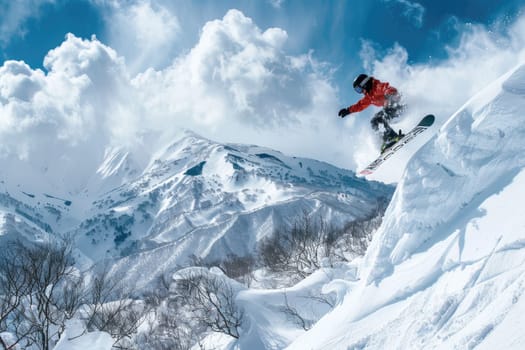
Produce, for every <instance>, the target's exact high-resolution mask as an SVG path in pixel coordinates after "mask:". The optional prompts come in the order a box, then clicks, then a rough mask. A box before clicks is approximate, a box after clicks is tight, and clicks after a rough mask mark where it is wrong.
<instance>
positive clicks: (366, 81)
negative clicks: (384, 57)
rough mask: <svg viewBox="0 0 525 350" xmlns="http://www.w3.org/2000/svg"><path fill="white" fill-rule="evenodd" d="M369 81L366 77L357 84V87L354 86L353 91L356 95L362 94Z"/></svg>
mask: <svg viewBox="0 0 525 350" xmlns="http://www.w3.org/2000/svg"><path fill="white" fill-rule="evenodd" d="M369 80H370V77H366V79H363V81H362V82H361V83H359V85H356V86H354V90H355V91H356V92H357V93H358V94H362V93H363V91H364V90H365V85H366V84H367V83H368V81H369Z"/></svg>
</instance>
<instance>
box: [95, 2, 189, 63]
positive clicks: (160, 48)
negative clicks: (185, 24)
mask: <svg viewBox="0 0 525 350" xmlns="http://www.w3.org/2000/svg"><path fill="white" fill-rule="evenodd" d="M105 7H106V8H107V11H106V13H107V15H106V16H107V21H106V22H107V24H106V25H107V26H108V31H109V44H110V45H111V47H113V48H114V49H115V50H117V51H118V52H119V54H120V55H123V56H124V57H125V58H126V61H127V67H128V69H129V70H130V72H132V73H138V72H141V71H144V70H145V69H147V68H150V67H154V68H157V67H161V66H164V65H166V64H167V63H169V61H168V62H167V61H166V60H169V58H170V57H171V55H170V54H173V51H174V44H175V43H176V42H177V38H178V35H179V33H180V31H181V28H180V24H179V20H178V18H177V16H176V15H175V14H174V13H172V12H171V11H170V10H169V9H168V8H167V7H165V6H163V5H162V4H160V3H158V2H152V1H150V0H138V1H135V2H132V3H131V4H129V3H128V2H126V3H121V2H120V1H110V2H106V3H105ZM159 53H162V54H159Z"/></svg>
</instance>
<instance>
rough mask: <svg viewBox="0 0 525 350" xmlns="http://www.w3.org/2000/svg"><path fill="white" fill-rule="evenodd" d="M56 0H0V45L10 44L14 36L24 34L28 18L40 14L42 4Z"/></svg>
mask: <svg viewBox="0 0 525 350" xmlns="http://www.w3.org/2000/svg"><path fill="white" fill-rule="evenodd" d="M52 3H55V0H17V1H2V2H0V45H2V46H4V45H6V44H8V43H9V42H10V41H11V40H12V38H13V37H16V36H24V35H25V33H26V29H25V24H26V22H27V20H28V19H30V18H35V17H38V16H39V11H40V8H41V6H42V5H44V4H52Z"/></svg>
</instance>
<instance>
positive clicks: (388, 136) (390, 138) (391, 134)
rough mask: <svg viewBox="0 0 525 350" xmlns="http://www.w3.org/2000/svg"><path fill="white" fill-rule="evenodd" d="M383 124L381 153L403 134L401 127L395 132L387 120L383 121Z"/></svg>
mask: <svg viewBox="0 0 525 350" xmlns="http://www.w3.org/2000/svg"><path fill="white" fill-rule="evenodd" d="M383 125H384V126H385V132H384V133H383V145H381V153H384V152H385V151H386V150H387V149H389V148H390V147H392V146H393V145H394V144H395V143H396V142H397V141H399V140H401V139H402V138H403V136H405V135H404V134H403V132H402V131H401V129H400V130H399V132H395V131H394V129H392V128H391V127H390V125H388V123H387V122H384V123H383Z"/></svg>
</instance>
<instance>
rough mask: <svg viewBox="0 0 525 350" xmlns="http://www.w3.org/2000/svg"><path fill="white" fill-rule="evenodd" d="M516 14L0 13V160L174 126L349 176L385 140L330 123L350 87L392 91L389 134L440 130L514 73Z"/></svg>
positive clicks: (132, 138)
mask: <svg viewBox="0 0 525 350" xmlns="http://www.w3.org/2000/svg"><path fill="white" fill-rule="evenodd" d="M522 3H523V1H522V0H500V1H495V0H464V1H457V0H456V1H452V0H443V1H435V0H348V1H343V0H332V1H329V0H323V1H321V0H258V1H250V0H231V1H222V0H194V1H189V0H178V1H176V0H77V1H72V0H17V1H7V0H0V58H2V60H3V61H4V62H3V65H2V66H0V141H1V142H0V144H1V145H2V146H3V147H4V149H2V148H0V157H1V156H2V152H6V149H5V148H6V147H7V148H9V149H10V151H11V152H21V154H22V155H23V157H28V154H31V151H30V150H31V149H35V150H37V151H38V152H43V150H45V149H47V148H46V145H48V144H51V143H53V144H54V143H56V142H59V143H61V146H57V149H64V147H65V144H66V143H67V144H69V145H73V146H74V147H79V146H78V145H79V143H82V142H83V143H86V145H85V148H87V149H89V148H90V147H89V146H87V143H89V142H93V143H94V144H97V145H99V144H100V145H104V144H106V143H113V144H115V143H120V144H126V143H127V144H132V145H137V147H140V146H143V145H141V144H140V143H138V144H137V142H138V141H137V140H141V137H142V136H139V135H143V134H144V133H146V132H153V133H162V134H163V135H164V134H165V138H167V139H169V137H170V136H169V135H170V134H172V133H173V132H175V131H174V130H178V129H180V128H182V127H184V128H189V129H191V130H193V131H196V132H197V133H200V134H202V135H204V136H206V137H209V138H211V139H214V140H217V141H220V142H240V143H254V144H258V145H262V146H267V147H271V148H274V149H277V150H279V151H282V152H284V153H287V154H291V155H297V156H306V157H310V158H315V159H320V160H325V161H328V162H330V163H333V164H335V165H338V166H342V167H346V168H350V169H356V168H360V167H362V166H363V165H365V164H366V163H368V162H369V161H370V160H371V159H373V158H374V157H375V156H376V155H377V152H378V148H379V144H380V141H379V137H378V136H377V135H375V134H374V133H373V132H372V131H371V130H370V126H369V119H370V118H371V116H372V114H373V113H375V112H376V110H374V109H373V108H370V109H367V110H366V111H364V112H362V113H359V114H358V115H355V116H354V115H352V116H351V117H347V118H345V119H344V120H341V119H339V118H337V111H338V110H339V109H340V108H341V107H345V106H348V105H350V104H352V103H354V102H355V101H357V99H358V98H359V96H358V95H357V94H356V93H355V92H354V91H353V90H352V89H351V82H352V80H353V79H354V77H355V76H356V75H357V74H358V73H361V72H363V71H366V72H368V73H370V74H373V75H375V76H376V77H378V78H380V79H381V80H387V81H389V82H391V83H392V84H393V85H394V86H396V87H397V88H399V90H400V91H401V92H402V93H403V96H404V99H405V103H406V104H407V105H408V109H407V112H406V113H405V115H404V116H403V118H399V121H398V122H397V123H398V125H395V127H398V128H403V129H406V128H408V127H411V126H412V125H413V124H414V123H415V122H417V119H419V118H420V117H421V115H423V114H427V113H434V114H435V115H436V117H437V123H436V124H437V125H438V126H439V124H442V123H444V122H445V121H446V120H447V119H448V117H449V116H450V115H451V114H452V113H454V112H455V111H456V110H457V109H458V108H459V107H460V106H461V105H463V103H464V102H465V101H466V100H468V99H469V98H470V97H472V96H473V95H474V94H476V93H477V92H479V91H480V90H481V89H483V88H484V87H485V86H487V85H488V84H490V83H491V82H492V81H493V80H495V79H496V78H498V77H499V76H501V75H502V74H504V73H505V72H507V71H508V70H510V69H512V68H513V67H515V66H516V65H517V64H520V63H522V62H525V14H524V13H523V10H524V9H525V5H523V4H522ZM233 9H235V10H233ZM67 33H72V34H73V35H68V36H66V35H67ZM11 60H14V61H11ZM19 61H24V62H25V63H27V65H24V64H22V63H20V62H19ZM50 130H51V131H52V132H51V133H50ZM101 137H104V138H105V139H104V140H102V139H101ZM157 139H159V140H160V139H162V138H161V137H158V138H157ZM57 140H58V141H57ZM312 140H315V142H312ZM14 149H16V151H15V150H14ZM38 152H37V153H38ZM400 168H402V167H400Z"/></svg>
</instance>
